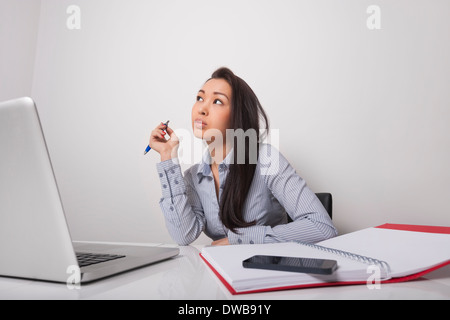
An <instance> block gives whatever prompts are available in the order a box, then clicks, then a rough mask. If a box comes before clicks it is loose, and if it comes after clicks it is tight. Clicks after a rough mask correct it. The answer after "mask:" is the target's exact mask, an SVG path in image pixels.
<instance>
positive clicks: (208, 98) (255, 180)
mask: <svg viewBox="0 0 450 320" xmlns="http://www.w3.org/2000/svg"><path fill="white" fill-rule="evenodd" d="M260 119H261V120H264V122H265V123H264V125H265V127H266V128H265V129H268V128H267V127H268V121H267V116H266V114H265V112H264V110H263V108H262V107H261V105H260V103H259V101H258V98H257V97H256V95H255V93H254V92H253V91H252V89H251V88H250V87H249V86H248V85H247V83H246V82H245V81H244V80H242V79H241V78H239V77H237V76H236V75H235V74H233V72H232V71H231V70H229V69H227V68H220V69H218V70H217V71H215V72H214V73H213V75H212V77H211V79H209V80H208V81H207V82H206V83H205V84H204V86H203V87H202V89H200V91H199V92H198V95H197V101H196V103H195V104H194V106H193V108H192V127H193V131H194V135H195V136H196V137H197V138H200V139H203V140H205V141H206V143H207V144H208V152H206V153H205V154H204V156H203V159H202V161H201V162H200V163H199V164H196V165H194V166H192V167H191V168H189V169H188V170H186V172H185V173H184V177H183V175H182V173H181V167H180V165H179V164H177V161H174V158H176V156H177V150H178V144H179V141H178V138H177V137H176V135H175V133H174V131H173V130H172V129H171V128H167V134H168V135H169V136H170V139H168V140H166V139H165V133H164V131H163V130H164V129H166V127H165V126H164V125H163V124H162V123H161V124H160V125H159V126H158V127H156V128H155V129H154V130H153V131H152V134H151V138H150V144H149V145H150V147H151V148H152V149H153V150H155V151H157V152H158V153H159V154H160V155H161V162H160V163H158V164H157V170H158V174H159V177H160V180H161V187H162V195H163V197H162V199H161V201H160V206H161V209H162V211H163V213H164V216H165V220H166V225H167V228H168V230H169V233H170V234H171V236H172V238H173V239H174V240H175V241H176V242H177V243H178V244H180V245H188V244H190V243H192V242H193V241H195V240H196V239H197V238H198V237H199V236H200V234H201V233H202V232H205V234H206V235H207V236H209V237H210V238H212V239H213V240H214V242H213V243H212V244H213V245H228V244H253V243H271V242H286V241H305V242H319V241H322V240H325V239H328V238H331V237H334V236H336V235H337V231H336V229H335V228H334V226H333V224H332V222H331V219H330V218H329V216H328V214H327V212H326V210H325V208H324V207H323V205H322V204H321V202H320V201H319V200H318V198H317V197H316V195H315V194H314V193H313V192H312V191H311V190H310V189H309V188H308V187H307V185H306V183H305V181H304V180H303V179H302V178H301V177H299V176H298V175H297V174H296V172H295V170H294V169H293V168H292V166H291V165H290V164H289V162H288V161H287V160H286V159H285V158H284V157H283V156H282V155H281V154H280V153H279V152H278V151H277V150H276V149H275V148H274V147H272V146H271V145H268V144H261V143H260V142H261V139H262V138H261V135H260ZM263 129H264V126H263ZM236 132H241V133H242V132H244V133H246V134H247V133H249V134H248V135H246V136H247V138H245V137H244V139H238V138H239V135H234V136H233V135H231V134H230V133H236ZM252 137H253V139H252ZM255 137H256V139H255ZM237 140H239V141H237ZM236 141H237V143H238V144H235V143H236ZM244 150H245V153H244V152H243V151H244ZM268 167H269V168H270V170H267V168H268ZM287 215H289V216H290V218H291V219H292V222H290V223H288V218H287Z"/></svg>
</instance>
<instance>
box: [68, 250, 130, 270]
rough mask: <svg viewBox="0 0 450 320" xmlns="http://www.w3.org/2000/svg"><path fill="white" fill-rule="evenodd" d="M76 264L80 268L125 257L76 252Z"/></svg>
mask: <svg viewBox="0 0 450 320" xmlns="http://www.w3.org/2000/svg"><path fill="white" fill-rule="evenodd" d="M75 254H76V256H77V260H78V264H79V265H80V268H81V267H86V266H90V265H93V264H97V263H102V262H106V261H111V260H116V259H120V258H125V256H122V255H117V254H104V253H84V252H76V253H75Z"/></svg>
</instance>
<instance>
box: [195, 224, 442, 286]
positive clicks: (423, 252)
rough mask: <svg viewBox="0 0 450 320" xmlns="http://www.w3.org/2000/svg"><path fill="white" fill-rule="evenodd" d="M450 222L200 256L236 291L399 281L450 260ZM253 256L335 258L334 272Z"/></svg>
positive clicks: (391, 227) (204, 252) (390, 226)
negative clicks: (275, 264) (284, 267)
mask: <svg viewBox="0 0 450 320" xmlns="http://www.w3.org/2000/svg"><path fill="white" fill-rule="evenodd" d="M449 248H450V227H425V226H410V225H393V224H386V225H383V226H379V227H375V228H368V229H364V230H360V231H357V232H353V233H349V234H346V235H342V236H339V237H336V238H332V239H328V240H325V241H322V242H320V243H317V244H306V243H299V242H287V243H276V244H261V245H260V244H256V245H255V244H253V245H238V246H221V247H205V248H203V249H202V252H201V253H200V256H201V257H202V259H203V260H204V261H205V263H206V264H207V265H208V266H209V267H210V268H211V269H212V271H213V272H214V273H215V274H216V276H217V277H218V278H219V279H220V280H221V281H222V283H223V284H224V285H225V287H226V288H227V289H228V290H229V291H230V292H231V293H232V294H244V293H254V292H264V291H274V290H285V289H297V288H308V287H320V286H333V285H350V284H367V283H368V281H375V280H377V281H378V280H379V281H380V282H381V283H391V282H401V281H407V280H412V279H416V278H419V277H421V276H423V275H424V274H426V273H428V272H431V271H433V270H435V269H437V268H440V267H443V266H445V265H447V264H450V250H449ZM254 255H274V256H291V257H308V258H320V259H331V260H336V261H337V263H338V269H337V270H336V271H335V272H334V273H333V274H332V275H313V274H306V273H294V272H285V271H274V270H259V269H246V268H244V267H243V266H242V261H243V260H245V259H247V258H249V257H251V256H254Z"/></svg>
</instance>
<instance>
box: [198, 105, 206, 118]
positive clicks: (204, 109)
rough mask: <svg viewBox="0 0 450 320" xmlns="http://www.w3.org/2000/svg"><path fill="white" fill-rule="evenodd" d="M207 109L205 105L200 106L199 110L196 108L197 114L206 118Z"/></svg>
mask: <svg viewBox="0 0 450 320" xmlns="http://www.w3.org/2000/svg"><path fill="white" fill-rule="evenodd" d="M207 109H208V108H207V107H206V106H205V105H201V106H200V107H199V108H198V110H197V112H198V113H199V114H201V115H202V116H206V115H207V114H208V110H207Z"/></svg>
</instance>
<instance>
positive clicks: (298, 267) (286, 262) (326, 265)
mask: <svg viewBox="0 0 450 320" xmlns="http://www.w3.org/2000/svg"><path fill="white" fill-rule="evenodd" d="M242 265H243V266H244V268H254V269H268V270H278V271H290V272H301V273H312V274H325V275H327V274H328V275H329V274H333V272H334V271H336V269H337V261H336V260H325V259H313V258H296V257H278V256H262V255H258V256H253V257H251V258H248V259H246V260H244V261H243V262H242Z"/></svg>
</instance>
